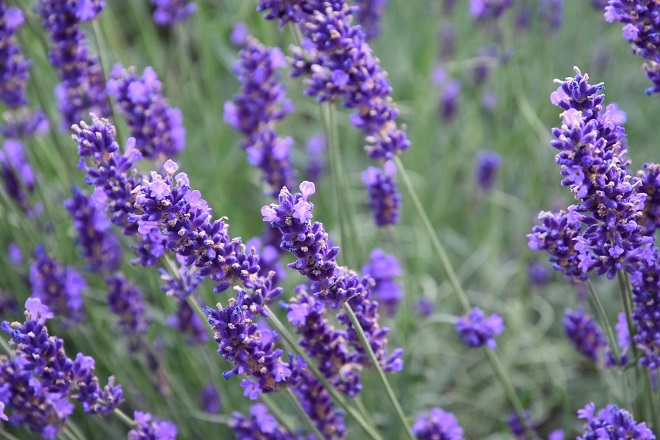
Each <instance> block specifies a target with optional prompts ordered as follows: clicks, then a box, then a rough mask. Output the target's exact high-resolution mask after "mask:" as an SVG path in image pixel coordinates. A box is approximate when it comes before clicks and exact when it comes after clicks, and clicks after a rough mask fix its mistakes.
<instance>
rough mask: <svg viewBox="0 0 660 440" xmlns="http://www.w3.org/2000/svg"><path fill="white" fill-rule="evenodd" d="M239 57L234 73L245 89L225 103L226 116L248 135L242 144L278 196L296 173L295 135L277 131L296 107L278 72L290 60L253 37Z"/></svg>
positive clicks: (274, 193)
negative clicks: (288, 95) (279, 122)
mask: <svg viewBox="0 0 660 440" xmlns="http://www.w3.org/2000/svg"><path fill="white" fill-rule="evenodd" d="M239 57H240V60H239V61H238V62H237V63H236V65H235V66H234V74H235V75H236V76H237V77H238V81H239V82H240V83H241V89H240V91H239V93H238V94H237V95H235V96H234V98H233V100H232V101H227V102H226V103H225V115H224V118H225V121H226V122H227V123H229V124H230V125H231V126H232V127H234V128H236V129H237V130H239V131H241V132H242V133H243V134H244V135H245V138H244V139H243V141H242V142H241V146H242V147H243V149H245V152H246V153H247V155H248V161H249V162H250V165H252V166H255V167H257V168H259V169H261V170H262V171H263V173H264V180H265V181H266V183H267V184H268V186H269V189H270V193H271V194H272V195H273V196H274V197H275V196H277V193H278V192H279V191H280V189H281V188H282V187H283V186H292V185H293V183H294V177H295V176H294V171H293V165H292V163H291V147H292V145H293V139H291V138H289V137H286V138H283V137H279V136H278V135H277V132H276V131H275V124H276V123H277V122H278V121H280V120H282V119H283V118H284V117H285V116H286V115H287V114H288V113H290V112H291V111H292V110H293V104H292V103H291V101H289V99H288V98H287V97H286V89H285V87H284V85H283V84H281V83H280V81H279V79H280V78H279V73H278V72H277V70H278V69H280V68H282V67H284V66H285V65H286V63H285V62H284V56H283V55H282V52H281V51H280V50H279V49H278V48H276V47H275V48H267V47H264V46H263V45H262V44H261V43H259V41H257V40H256V39H255V38H253V37H248V38H247V46H246V47H245V48H244V49H243V50H242V51H241V52H240V54H239Z"/></svg>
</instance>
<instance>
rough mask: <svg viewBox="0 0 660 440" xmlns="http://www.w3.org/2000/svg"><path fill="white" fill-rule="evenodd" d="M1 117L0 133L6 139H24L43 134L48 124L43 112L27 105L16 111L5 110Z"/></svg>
mask: <svg viewBox="0 0 660 440" xmlns="http://www.w3.org/2000/svg"><path fill="white" fill-rule="evenodd" d="M2 119H4V123H0V134H2V135H3V136H4V137H6V138H7V139H25V138H28V137H30V136H33V135H36V134H43V133H46V132H47V131H48V128H49V126H50V125H49V123H48V119H47V118H46V115H45V114H44V112H42V111H41V110H31V109H29V108H27V107H25V108H22V109H21V110H20V111H17V112H6V113H4V114H3V115H2Z"/></svg>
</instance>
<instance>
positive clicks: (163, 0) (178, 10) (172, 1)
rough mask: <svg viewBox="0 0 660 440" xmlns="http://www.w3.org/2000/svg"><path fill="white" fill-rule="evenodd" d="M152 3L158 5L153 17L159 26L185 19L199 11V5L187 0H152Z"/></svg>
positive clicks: (169, 24) (170, 24)
mask: <svg viewBox="0 0 660 440" xmlns="http://www.w3.org/2000/svg"><path fill="white" fill-rule="evenodd" d="M151 3H152V4H153V5H155V6H156V10H155V11H154V14H153V19H154V22H155V23H156V24H157V25H159V26H172V25H174V24H176V23H179V22H182V21H185V20H186V19H188V17H190V16H191V15H193V14H194V13H195V11H197V5H196V4H195V3H194V2H187V1H186V0H151Z"/></svg>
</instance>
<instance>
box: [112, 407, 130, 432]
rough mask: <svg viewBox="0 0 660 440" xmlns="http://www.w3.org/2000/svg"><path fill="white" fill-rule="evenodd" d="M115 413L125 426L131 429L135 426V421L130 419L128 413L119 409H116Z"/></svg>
mask: <svg viewBox="0 0 660 440" xmlns="http://www.w3.org/2000/svg"><path fill="white" fill-rule="evenodd" d="M114 413H115V415H116V416H117V418H118V419H119V420H121V421H122V422H123V423H124V425H126V426H128V427H129V428H132V427H133V426H134V425H135V423H133V419H131V418H130V417H128V416H127V415H126V413H125V412H124V411H122V410H120V409H119V408H115V411H114Z"/></svg>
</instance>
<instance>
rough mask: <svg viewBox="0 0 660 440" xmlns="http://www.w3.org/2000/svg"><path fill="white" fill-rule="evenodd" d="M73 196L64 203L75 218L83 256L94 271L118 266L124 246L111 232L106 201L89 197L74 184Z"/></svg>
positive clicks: (113, 268)
mask: <svg viewBox="0 0 660 440" xmlns="http://www.w3.org/2000/svg"><path fill="white" fill-rule="evenodd" d="M71 192H72V195H73V198H71V199H68V200H66V201H65V202H64V207H65V208H66V209H67V210H68V211H69V215H70V216H71V218H72V219H73V226H74V227H75V228H76V230H77V231H78V235H77V237H76V242H77V243H78V246H80V248H81V249H80V250H81V253H82V255H83V257H85V259H86V260H87V262H88V263H89V265H90V268H91V270H92V271H94V272H103V271H113V270H115V269H117V267H118V266H119V258H120V256H121V249H120V246H119V240H118V239H117V237H116V236H115V235H114V234H113V233H112V232H110V230H109V229H110V221H109V220H108V218H107V216H106V214H105V211H104V209H103V207H104V205H101V204H99V203H98V202H97V201H96V200H95V199H94V197H88V196H87V195H86V194H85V193H84V192H82V191H81V190H80V189H78V188H76V187H73V188H71Z"/></svg>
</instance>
